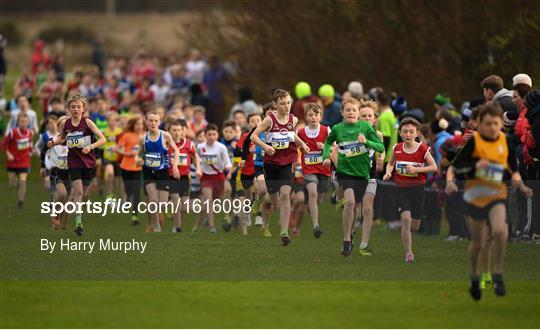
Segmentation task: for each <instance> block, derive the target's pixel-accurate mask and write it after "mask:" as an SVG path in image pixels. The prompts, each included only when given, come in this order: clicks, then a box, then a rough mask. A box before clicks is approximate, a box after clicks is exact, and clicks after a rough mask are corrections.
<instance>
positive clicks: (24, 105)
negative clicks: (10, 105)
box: [17, 97, 28, 110]
mask: <svg viewBox="0 0 540 330" xmlns="http://www.w3.org/2000/svg"><path fill="white" fill-rule="evenodd" d="M17 105H18V106H19V109H21V110H26V109H28V99H27V98H26V97H19V101H18V102H17Z"/></svg>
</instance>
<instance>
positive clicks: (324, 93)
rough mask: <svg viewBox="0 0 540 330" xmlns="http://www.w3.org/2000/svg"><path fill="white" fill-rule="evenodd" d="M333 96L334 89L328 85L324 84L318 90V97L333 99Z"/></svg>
mask: <svg viewBox="0 0 540 330" xmlns="http://www.w3.org/2000/svg"><path fill="white" fill-rule="evenodd" d="M334 95H335V91H334V87H332V85H330V84H324V85H322V86H321V87H320V88H319V96H320V97H334Z"/></svg>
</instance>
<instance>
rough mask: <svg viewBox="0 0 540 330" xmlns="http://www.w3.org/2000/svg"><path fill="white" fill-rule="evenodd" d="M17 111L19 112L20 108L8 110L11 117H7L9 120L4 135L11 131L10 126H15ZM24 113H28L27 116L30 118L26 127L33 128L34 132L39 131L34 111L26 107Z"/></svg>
mask: <svg viewBox="0 0 540 330" xmlns="http://www.w3.org/2000/svg"><path fill="white" fill-rule="evenodd" d="M19 113H21V110H19V109H16V110H11V111H10V114H11V117H10V118H9V122H8V125H7V129H6V134H5V135H6V136H7V134H8V133H9V132H10V131H11V129H12V128H15V127H17V116H19ZM26 114H27V115H28V118H29V119H30V123H29V124H28V128H29V129H31V130H33V131H34V133H37V132H38V131H39V127H38V121H37V115H36V112H35V111H34V110H32V109H27V110H26Z"/></svg>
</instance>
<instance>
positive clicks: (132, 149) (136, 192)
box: [116, 116, 145, 226]
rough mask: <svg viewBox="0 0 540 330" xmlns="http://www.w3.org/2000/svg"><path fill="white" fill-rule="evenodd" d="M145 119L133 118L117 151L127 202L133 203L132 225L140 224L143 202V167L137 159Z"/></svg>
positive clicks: (129, 121) (127, 125)
mask: <svg viewBox="0 0 540 330" xmlns="http://www.w3.org/2000/svg"><path fill="white" fill-rule="evenodd" d="M144 135H145V133H144V119H143V118H142V117H140V116H133V117H131V118H130V119H129V120H128V122H127V124H126V129H125V132H124V133H123V134H122V137H121V138H120V140H119V141H118V145H117V148H116V151H117V152H118V154H120V155H122V160H121V161H120V170H121V171H122V181H123V182H124V190H125V193H126V198H127V201H128V202H130V203H131V205H132V209H131V213H132V214H133V215H132V216H131V223H132V224H133V225H135V226H136V225H138V224H139V223H140V220H139V216H138V212H139V209H138V207H137V206H138V205H139V203H140V201H141V170H142V169H141V167H140V166H137V163H136V159H135V157H136V156H137V154H138V153H139V141H140V139H141V138H142V137H144Z"/></svg>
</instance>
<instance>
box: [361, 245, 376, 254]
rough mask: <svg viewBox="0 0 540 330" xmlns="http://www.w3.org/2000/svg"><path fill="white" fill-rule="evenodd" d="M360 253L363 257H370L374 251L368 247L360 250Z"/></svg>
mask: <svg viewBox="0 0 540 330" xmlns="http://www.w3.org/2000/svg"><path fill="white" fill-rule="evenodd" d="M358 250H359V251H360V254H361V255H363V256H370V255H371V253H373V250H371V249H369V248H368V247H367V246H366V247H365V248H362V247H361V248H360V249H358Z"/></svg>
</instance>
